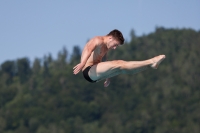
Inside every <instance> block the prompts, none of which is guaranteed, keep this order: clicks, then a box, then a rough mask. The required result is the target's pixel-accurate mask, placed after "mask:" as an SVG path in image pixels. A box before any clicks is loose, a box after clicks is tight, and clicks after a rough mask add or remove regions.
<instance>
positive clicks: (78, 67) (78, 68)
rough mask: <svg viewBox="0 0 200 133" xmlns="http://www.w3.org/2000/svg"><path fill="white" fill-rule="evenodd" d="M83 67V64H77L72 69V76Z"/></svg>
mask: <svg viewBox="0 0 200 133" xmlns="http://www.w3.org/2000/svg"><path fill="white" fill-rule="evenodd" d="M83 67H84V65H83V64H81V63H79V64H77V65H76V66H75V67H74V68H73V69H74V74H78V73H79V72H80V71H81V70H82V68H83Z"/></svg>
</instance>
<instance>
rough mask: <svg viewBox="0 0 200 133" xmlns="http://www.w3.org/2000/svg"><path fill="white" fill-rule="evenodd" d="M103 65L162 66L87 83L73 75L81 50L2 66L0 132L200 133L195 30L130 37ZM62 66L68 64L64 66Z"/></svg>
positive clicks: (198, 43)
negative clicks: (158, 59)
mask: <svg viewBox="0 0 200 133" xmlns="http://www.w3.org/2000/svg"><path fill="white" fill-rule="evenodd" d="M130 35H131V40H130V41H129V42H126V43H125V44H124V45H123V46H121V47H119V48H117V50H115V51H111V52H110V53H109V55H108V58H109V60H117V59H122V60H126V61H130V60H145V59H148V58H152V57H154V56H156V55H159V54H165V55H166V57H167V58H166V59H165V60H164V61H163V62H162V63H161V65H160V66H159V68H158V69H157V70H153V69H148V70H146V71H144V72H142V73H139V74H135V75H119V76H116V77H113V78H111V84H110V86H109V87H108V88H104V87H103V81H102V82H99V83H95V84H91V83H89V82H87V81H86V80H85V79H84V78H83V76H82V74H81V73H80V74H78V75H76V76H75V75H73V66H74V65H76V64H77V63H78V62H79V61H80V56H81V49H80V48H79V47H78V46H74V49H73V53H72V55H71V56H69V53H68V51H67V49H66V48H65V47H64V48H63V49H62V50H61V51H59V52H58V57H57V59H53V58H52V56H51V54H49V55H45V56H44V57H43V58H41V59H39V58H36V59H35V61H34V62H30V61H29V59H28V58H27V57H25V58H21V59H17V60H12V61H10V60H8V61H5V62H4V63H2V64H1V68H0V132H1V133H169V132H170V133H171V132H173V133H189V132H190V133H199V132H200V126H199V125H200V113H199V112H200V87H199V86H200V61H199V59H198V58H199V56H200V52H199V49H200V31H194V30H193V29H166V28H164V27H157V28H156V30H155V32H153V33H150V34H147V35H143V36H140V37H137V36H135V34H134V31H133V30H132V31H131V33H130ZM67 59H69V60H67Z"/></svg>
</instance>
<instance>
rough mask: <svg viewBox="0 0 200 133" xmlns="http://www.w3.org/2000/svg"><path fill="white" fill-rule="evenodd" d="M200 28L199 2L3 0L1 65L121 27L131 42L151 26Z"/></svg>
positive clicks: (0, 6) (0, 3)
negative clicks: (132, 32)
mask: <svg viewBox="0 0 200 133" xmlns="http://www.w3.org/2000/svg"><path fill="white" fill-rule="evenodd" d="M159 26H163V27H165V28H179V29H180V28H192V29H194V30H196V31H199V30H200V0H125V1H119V0H116V1H111V0H101V1H92V0H84V1H80V0H79V1H68V0H57V1H55V0H31V1H24V0H1V1H0V63H3V62H4V61H6V60H16V59H18V58H22V57H28V58H29V59H30V60H31V61H33V60H34V59H35V58H36V57H37V58H43V56H44V55H48V54H49V53H51V54H52V56H53V58H54V59H55V58H57V53H58V52H59V51H60V50H61V49H62V48H63V47H64V46H65V47H66V48H67V49H68V51H69V52H71V51H72V48H73V46H74V45H79V46H80V47H81V48H83V46H84V45H85V43H86V41H87V40H88V39H89V38H92V37H94V36H96V35H106V34H107V33H108V32H110V31H111V30H113V29H115V28H116V29H119V30H120V31H122V33H123V34H124V37H125V39H126V40H129V34H130V31H131V29H134V31H135V33H136V35H137V36H141V35H143V34H148V33H150V32H153V31H154V30H155V27H159Z"/></svg>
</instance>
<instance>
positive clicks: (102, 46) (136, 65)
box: [73, 29, 165, 87]
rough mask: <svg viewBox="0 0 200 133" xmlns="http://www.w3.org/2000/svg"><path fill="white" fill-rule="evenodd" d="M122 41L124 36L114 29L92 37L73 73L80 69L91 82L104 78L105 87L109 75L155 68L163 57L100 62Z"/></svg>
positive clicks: (107, 83)
mask: <svg viewBox="0 0 200 133" xmlns="http://www.w3.org/2000/svg"><path fill="white" fill-rule="evenodd" d="M123 43H124V37H123V35H122V33H121V32H120V31H119V30H116V29H115V30H113V31H111V32H110V33H109V34H108V35H105V36H96V37H94V38H92V39H91V40H90V41H89V42H88V43H87V44H86V45H85V47H84V49H83V52H82V55H81V61H80V63H79V64H77V65H76V66H75V67H74V68H73V69H74V74H78V73H79V72H80V71H81V70H82V72H83V76H84V78H85V79H86V80H87V81H89V82H92V83H94V82H98V81H100V80H103V79H106V81H105V82H104V87H107V86H108V85H109V84H110V80H109V78H110V77H113V76H116V75H119V74H129V73H135V72H136V71H141V70H143V69H145V68H146V66H151V67H152V68H154V69H157V67H158V65H159V64H160V62H161V61H162V60H164V59H165V55H159V56H156V57H154V58H151V59H148V60H144V61H123V60H114V61H105V62H102V59H103V57H104V56H106V54H107V52H108V51H109V50H111V49H116V48H117V47H118V46H119V45H123Z"/></svg>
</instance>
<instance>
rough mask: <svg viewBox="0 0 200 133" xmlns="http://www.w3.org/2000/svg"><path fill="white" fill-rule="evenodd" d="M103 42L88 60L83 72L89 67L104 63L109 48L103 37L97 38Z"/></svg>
mask: <svg viewBox="0 0 200 133" xmlns="http://www.w3.org/2000/svg"><path fill="white" fill-rule="evenodd" d="M96 38H98V39H99V40H100V42H102V43H101V44H98V45H97V46H96V47H95V49H94V51H93V52H92V53H91V55H90V57H89V58H88V60H87V62H86V64H85V66H84V67H83V69H82V71H83V70H84V69H85V68H87V67H88V66H93V65H96V64H98V63H100V62H101V61H102V58H103V57H104V55H105V54H106V53H107V52H108V48H107V47H106V44H104V43H103V37H101V36H98V37H96Z"/></svg>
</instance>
